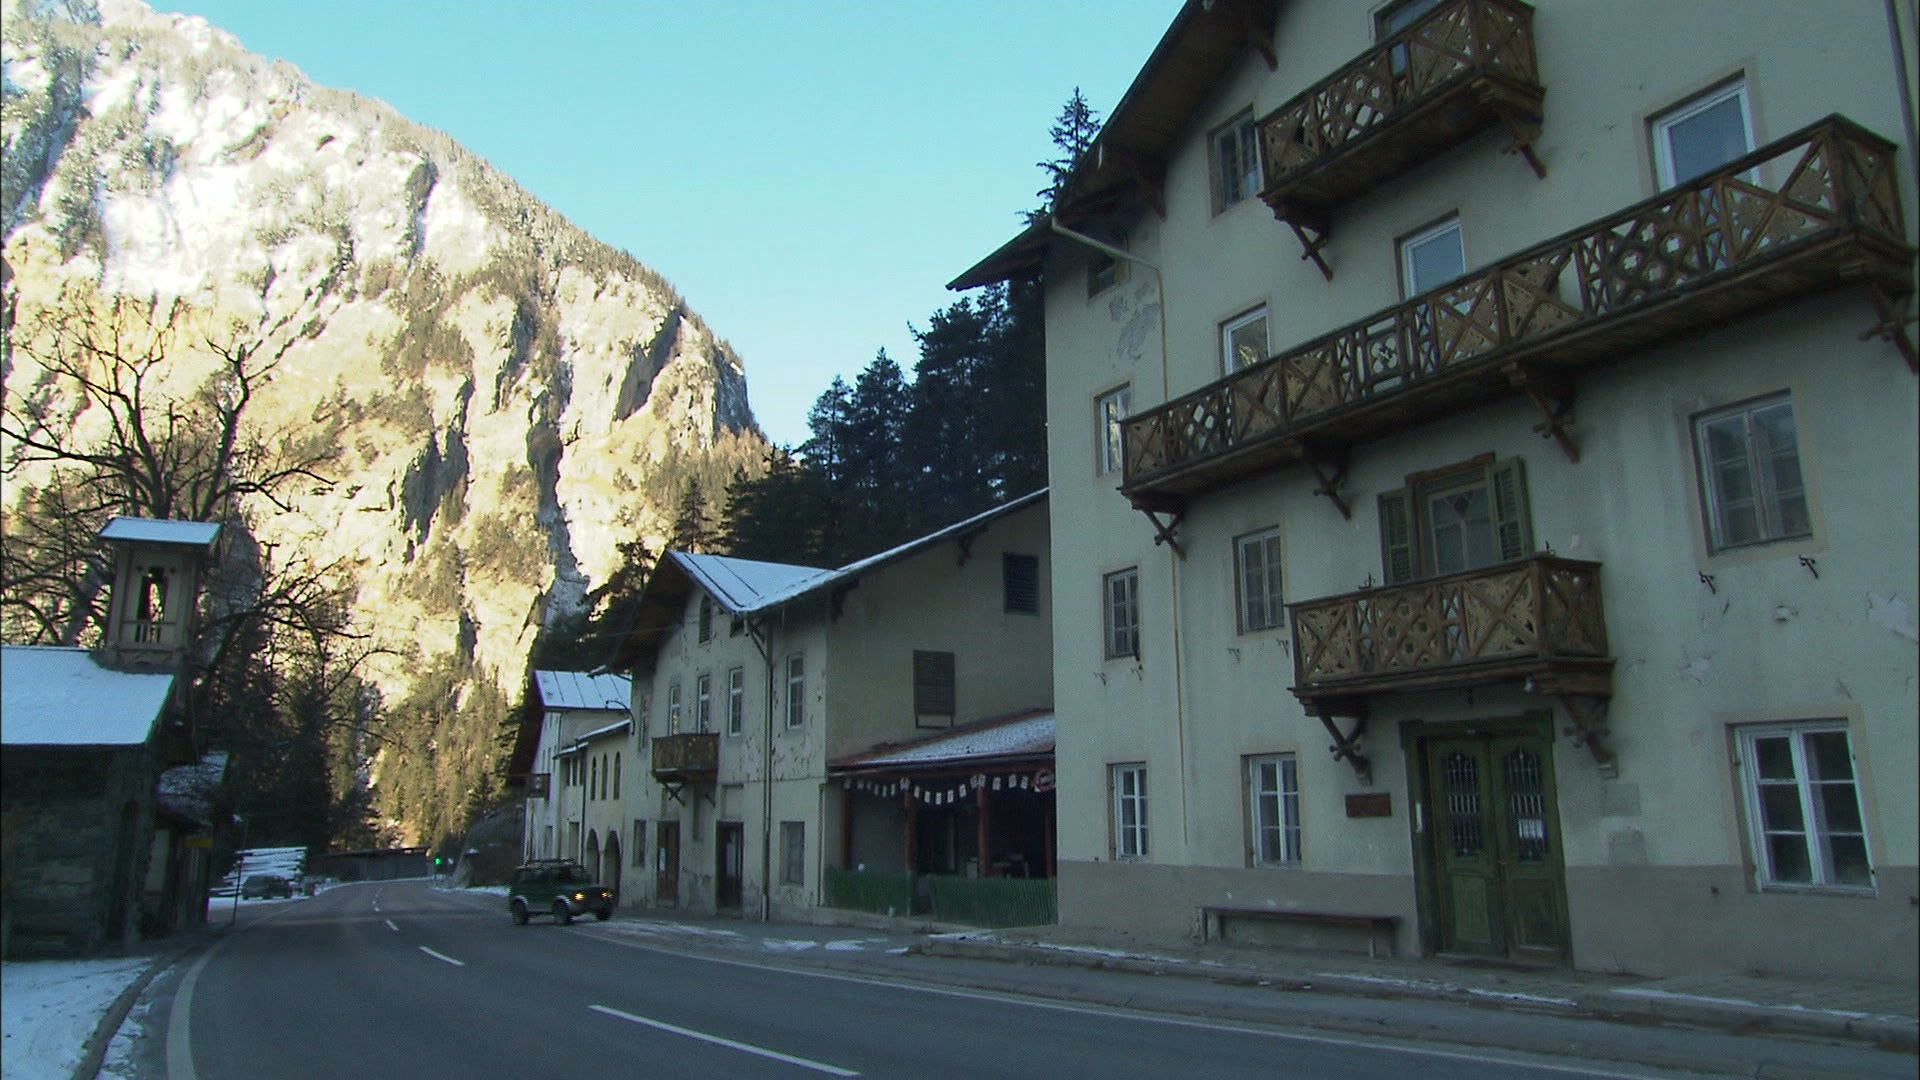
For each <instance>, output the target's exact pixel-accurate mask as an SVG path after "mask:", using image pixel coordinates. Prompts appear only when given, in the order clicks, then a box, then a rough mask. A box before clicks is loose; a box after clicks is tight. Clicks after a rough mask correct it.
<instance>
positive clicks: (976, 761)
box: [828, 709, 1054, 773]
mask: <svg viewBox="0 0 1920 1080" xmlns="http://www.w3.org/2000/svg"><path fill="white" fill-rule="evenodd" d="M1053 728H1054V724H1053V710H1052V709H1044V710H1042V709H1029V710H1027V711H1025V712H1018V713H1014V714H1012V715H1011V716H1002V717H996V718H994V719H992V720H983V721H980V722H979V723H976V724H969V725H967V726H966V727H962V728H955V729H953V730H951V731H943V732H941V733H940V734H938V735H933V736H929V737H927V738H924V739H918V740H915V741H913V742H908V743H887V744H882V745H880V746H877V747H875V748H873V749H871V750H866V751H863V752H861V753H858V754H853V755H850V756H848V757H844V758H841V759H840V760H838V761H835V762H833V763H831V764H830V765H829V766H828V768H829V770H830V771H832V772H835V773H855V772H883V771H891V772H905V771H911V770H914V769H929V768H941V767H951V766H963V765H982V764H986V763H988V762H993V761H1005V760H1014V759H1019V758H1040V757H1044V758H1051V757H1053Z"/></svg>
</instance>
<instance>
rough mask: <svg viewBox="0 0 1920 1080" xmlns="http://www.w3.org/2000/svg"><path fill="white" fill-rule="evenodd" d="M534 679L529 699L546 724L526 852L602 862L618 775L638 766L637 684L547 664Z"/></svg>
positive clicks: (615, 811)
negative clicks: (632, 707)
mask: <svg viewBox="0 0 1920 1080" xmlns="http://www.w3.org/2000/svg"><path fill="white" fill-rule="evenodd" d="M530 682H531V683H532V687H531V691H532V692H531V693H530V695H529V697H528V705H529V707H530V708H531V709H534V710H537V711H538V714H539V724H538V736H537V738H536V739H535V740H534V742H533V746H532V750H531V757H530V759H529V760H528V773H527V778H526V793H527V812H526V818H525V820H526V832H525V837H524V841H523V845H522V849H521V850H522V852H523V853H524V855H525V857H526V858H529V859H575V860H578V861H580V862H581V863H583V864H584V865H586V866H588V867H589V868H593V867H597V866H599V865H600V852H601V849H602V847H603V846H604V843H603V839H602V838H603V837H605V836H606V835H607V831H608V829H609V828H612V829H613V830H614V831H615V832H617V831H618V829H619V822H620V817H621V815H620V809H619V806H620V798H621V796H620V793H619V785H618V783H617V781H616V779H615V778H616V777H619V776H621V774H623V773H624V772H625V770H626V769H627V768H630V767H631V760H630V759H631V758H632V754H633V750H632V747H631V745H629V744H630V742H631V734H632V728H633V724H632V722H631V720H630V719H629V713H628V704H627V700H628V698H629V697H630V696H631V694H632V684H631V683H630V682H629V680H628V679H627V677H626V676H625V675H616V674H611V673H605V672H602V673H598V674H596V673H590V672H584V671H545V670H536V671H534V672H533V675H532V678H531V680H530ZM529 727H531V725H529ZM622 736H626V737H627V738H626V739H625V741H623V740H622V738H621V737H622ZM523 745H524V744H523ZM615 846H616V848H617V846H618V841H617V840H616V841H615ZM618 865H619V860H618V858H617V851H616V858H615V859H614V862H613V864H612V865H611V866H610V867H608V869H609V870H611V871H612V872H613V873H615V874H617V872H618ZM603 880H605V877H604V876H603ZM608 884H616V883H615V882H608Z"/></svg>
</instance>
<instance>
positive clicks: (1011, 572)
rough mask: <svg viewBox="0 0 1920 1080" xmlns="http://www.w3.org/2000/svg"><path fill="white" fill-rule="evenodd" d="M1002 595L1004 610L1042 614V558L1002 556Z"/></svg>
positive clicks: (1033, 556) (1009, 553) (1009, 554)
mask: <svg viewBox="0 0 1920 1080" xmlns="http://www.w3.org/2000/svg"><path fill="white" fill-rule="evenodd" d="M1000 594H1001V598H1002V600H1003V601H1004V610H1006V611H1010V612H1018V613H1020V614H1023V615H1038V614H1040V557H1039V556H1037V555H1015V554H1013V553H1011V552H1008V553H1006V554H1004V555H1001V556H1000Z"/></svg>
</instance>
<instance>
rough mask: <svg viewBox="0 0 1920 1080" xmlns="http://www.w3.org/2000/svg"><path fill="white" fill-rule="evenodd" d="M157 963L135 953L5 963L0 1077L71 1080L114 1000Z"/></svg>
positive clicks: (0, 972)
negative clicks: (100, 957)
mask: <svg viewBox="0 0 1920 1080" xmlns="http://www.w3.org/2000/svg"><path fill="white" fill-rule="evenodd" d="M154 962H155V961H154V958H153V957H151V956H134V957H119V958H115V959H110V960H34V961H24V960H20V961H11V962H9V963H7V964H4V965H0V1027H3V1028H4V1030H5V1052H4V1053H0V1077H5V1080H67V1078H68V1077H70V1076H72V1075H73V1070H74V1069H75V1068H76V1067H77V1066H78V1065H79V1064H80V1055H81V1051H82V1049H83V1048H84V1047H85V1046H86V1042H87V1039H88V1038H90V1037H91V1036H92V1035H93V1029H94V1028H95V1027H96V1026H97V1025H98V1024H99V1023H100V1018H101V1017H102V1016H104V1015H105V1014H106V1011H107V1009H108V1008H110V1007H111V1006H112V1005H113V999H114V998H116V997H119V996H120V991H122V990H125V989H126V988H127V987H128V986H131V985H132V984H133V982H134V980H135V979H138V978H139V977H140V973H141V972H143V971H145V970H146V969H147V967H148V965H150V964H152V963H154Z"/></svg>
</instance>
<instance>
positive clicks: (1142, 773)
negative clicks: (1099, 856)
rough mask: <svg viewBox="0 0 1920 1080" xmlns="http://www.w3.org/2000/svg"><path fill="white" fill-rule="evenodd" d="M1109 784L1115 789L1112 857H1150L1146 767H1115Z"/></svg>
mask: <svg viewBox="0 0 1920 1080" xmlns="http://www.w3.org/2000/svg"><path fill="white" fill-rule="evenodd" d="M1109 771H1110V773H1111V776H1110V778H1109V782H1110V784H1111V786H1112V788H1113V857H1114V858H1116V859H1144V858H1146V857H1147V767H1146V766H1145V765H1114V766H1112V767H1111V768H1110V770H1109Z"/></svg>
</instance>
